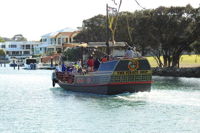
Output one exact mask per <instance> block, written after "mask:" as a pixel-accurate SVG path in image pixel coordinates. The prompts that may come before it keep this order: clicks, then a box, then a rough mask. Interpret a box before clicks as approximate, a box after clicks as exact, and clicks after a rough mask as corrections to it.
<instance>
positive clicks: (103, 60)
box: [101, 55, 108, 63]
mask: <svg viewBox="0 0 200 133" xmlns="http://www.w3.org/2000/svg"><path fill="white" fill-rule="evenodd" d="M107 61H108V59H107V56H106V55H105V56H104V57H103V58H102V59H101V62H102V63H103V62H107Z"/></svg>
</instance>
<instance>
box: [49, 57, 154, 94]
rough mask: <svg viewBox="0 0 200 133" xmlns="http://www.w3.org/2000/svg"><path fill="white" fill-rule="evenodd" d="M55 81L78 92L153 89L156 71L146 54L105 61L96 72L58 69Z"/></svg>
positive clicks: (54, 74) (102, 92)
mask: <svg viewBox="0 0 200 133" xmlns="http://www.w3.org/2000/svg"><path fill="white" fill-rule="evenodd" d="M52 77H53V78H52V82H53V85H55V83H57V84H58V85H59V86H60V87H61V88H64V89H66V90H70V91H76V92H86V93H95V94H103V95H114V94H120V93H125V92H130V93H133V92H140V91H141V92H142V91H150V90H151V84H152V71H151V67H150V65H149V62H148V61H147V59H145V58H132V59H119V60H113V61H108V62H105V63H101V64H100V66H99V69H98V70H97V71H96V72H89V73H87V74H84V75H83V74H75V75H70V74H68V73H63V72H54V73H53V76H52Z"/></svg>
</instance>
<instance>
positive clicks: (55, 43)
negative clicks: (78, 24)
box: [34, 28, 79, 56]
mask: <svg viewBox="0 0 200 133" xmlns="http://www.w3.org/2000/svg"><path fill="white" fill-rule="evenodd" d="M78 32H79V31H77V30H74V29H70V28H65V29H62V30H59V31H56V32H52V33H48V34H45V35H43V36H42V37H41V45H39V46H36V47H34V51H36V52H35V53H36V54H42V55H47V56H48V55H52V54H55V53H61V52H62V51H63V45H64V44H71V43H75V41H74V37H75V36H76V35H77V34H78Z"/></svg>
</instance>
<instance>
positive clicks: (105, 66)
mask: <svg viewBox="0 0 200 133" xmlns="http://www.w3.org/2000/svg"><path fill="white" fill-rule="evenodd" d="M117 63H118V61H111V62H104V63H101V64H100V66H99V69H98V71H113V70H114V69H115V66H116V64H117Z"/></svg>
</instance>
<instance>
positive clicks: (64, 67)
mask: <svg viewBox="0 0 200 133" xmlns="http://www.w3.org/2000/svg"><path fill="white" fill-rule="evenodd" d="M65 71H66V66H65V64H64V62H63V63H62V72H65Z"/></svg>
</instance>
